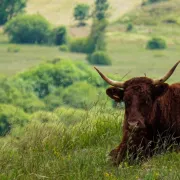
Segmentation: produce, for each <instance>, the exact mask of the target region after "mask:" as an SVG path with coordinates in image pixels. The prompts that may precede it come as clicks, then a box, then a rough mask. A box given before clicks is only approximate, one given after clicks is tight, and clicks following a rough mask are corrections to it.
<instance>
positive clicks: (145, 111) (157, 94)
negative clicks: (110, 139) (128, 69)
mask: <svg viewBox="0 0 180 180" xmlns="http://www.w3.org/2000/svg"><path fill="white" fill-rule="evenodd" d="M106 92H107V95H108V96H110V97H111V98H112V99H114V100H115V101H117V102H120V101H124V103H125V117H124V124H123V137H122V140H121V143H120V145H119V146H118V147H117V148H115V149H113V150H112V151H111V152H110V154H109V155H110V157H111V159H112V160H113V163H114V164H115V165H119V163H120V162H122V161H123V159H124V158H125V156H126V152H127V150H128V151H129V152H130V153H131V154H133V156H134V157H136V156H137V155H138V153H139V152H138V150H139V149H141V155H142V156H149V155H152V154H153V148H154V147H155V144H156V143H157V142H159V135H160V136H161V139H163V137H166V136H170V137H171V140H175V141H176V142H177V143H180V138H179V137H180V84H173V85H170V86H169V85H168V84H166V83H162V84H160V85H156V86H155V85H153V80H151V79H149V78H146V77H139V78H133V79H130V80H128V81H126V82H125V86H124V89H123V90H121V89H119V88H116V87H110V88H108V89H107V90H106ZM162 143H163V142H162Z"/></svg>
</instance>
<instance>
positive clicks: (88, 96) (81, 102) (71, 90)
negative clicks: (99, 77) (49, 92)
mask: <svg viewBox="0 0 180 180" xmlns="http://www.w3.org/2000/svg"><path fill="white" fill-rule="evenodd" d="M97 92H98V91H97V89H96V88H95V87H94V86H92V85H91V84H88V83H86V82H77V83H74V84H73V85H72V86H69V87H67V88H66V89H64V92H63V97H62V98H63V102H64V103H65V104H67V105H69V106H71V107H74V108H83V109H89V108H91V107H93V105H94V104H95V103H96V101H97V100H98V96H97Z"/></svg>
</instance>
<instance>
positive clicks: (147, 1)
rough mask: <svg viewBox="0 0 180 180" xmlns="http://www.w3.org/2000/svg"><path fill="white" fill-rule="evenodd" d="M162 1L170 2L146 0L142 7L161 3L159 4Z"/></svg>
mask: <svg viewBox="0 0 180 180" xmlns="http://www.w3.org/2000/svg"><path fill="white" fill-rule="evenodd" d="M162 1H168V0H144V1H143V2H142V6H144V5H149V4H153V3H159V2H162Z"/></svg>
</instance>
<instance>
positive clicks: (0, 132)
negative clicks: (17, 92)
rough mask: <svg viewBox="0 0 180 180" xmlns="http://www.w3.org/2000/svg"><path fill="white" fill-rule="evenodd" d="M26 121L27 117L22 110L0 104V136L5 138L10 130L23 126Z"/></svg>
mask: <svg viewBox="0 0 180 180" xmlns="http://www.w3.org/2000/svg"><path fill="white" fill-rule="evenodd" d="M28 120H29V116H28V115H27V114H26V113H25V112H24V111H23V110H22V109H20V108H17V107H15V106H12V105H5V104H0V136H5V135H6V134H7V133H9V132H10V131H11V129H12V128H16V127H22V126H24V125H25V124H26V123H27V122H28Z"/></svg>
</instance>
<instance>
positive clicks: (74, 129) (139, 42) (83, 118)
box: [0, 0, 180, 180]
mask: <svg viewBox="0 0 180 180" xmlns="http://www.w3.org/2000/svg"><path fill="white" fill-rule="evenodd" d="M66 2H70V1H66ZM78 2H79V1H78ZM81 2H82V1H81ZM88 2H90V0H89V1H88ZM112 2H114V5H116V6H117V4H118V3H119V1H115V0H113V1H112ZM133 2H135V1H133ZM133 2H132V4H133ZM136 2H138V3H139V1H136ZM175 2H177V3H178V1H176V0H174V1H171V3H172V5H171V7H173V8H174V5H175ZM28 3H29V4H28V8H27V11H28V12H29V13H34V12H36V11H37V10H39V12H40V13H42V14H44V15H45V14H46V16H47V17H48V19H50V20H51V21H53V23H54V24H61V23H67V24H68V25H69V24H71V23H72V21H71V20H72V19H71V17H70V15H69V14H70V13H68V12H70V11H72V7H73V6H74V4H71V3H65V1H62V3H61V4H60V3H59V2H58V3H59V4H60V5H61V6H58V5H57V1H55V0H53V1H51V3H49V1H46V0H39V1H35V0H29V2H28ZM43 3H44V4H45V3H46V4H47V5H46V6H44V7H46V8H41V7H43ZM48 3H49V4H48ZM124 3H129V2H127V1H126V2H125V1H124ZM168 3H170V2H166V3H162V4H161V6H160V5H159V4H156V5H153V6H148V7H144V9H143V10H142V11H139V10H137V9H136V10H135V11H136V12H137V14H138V16H137V17H136V16H135V14H136V13H135V11H133V12H132V20H133V23H134V30H133V31H132V32H129V33H126V32H125V27H126V23H124V22H123V23H122V19H121V21H117V22H115V23H113V24H111V25H110V27H109V28H108V32H107V42H108V47H107V51H108V53H109V55H110V57H111V58H112V63H113V64H112V66H99V68H100V70H102V71H103V72H105V73H106V74H107V75H108V74H114V75H116V76H120V77H122V76H123V75H125V74H126V73H127V72H128V71H131V72H130V73H129V74H128V75H127V77H126V78H131V77H134V76H144V73H145V74H146V75H147V76H148V77H152V78H158V77H161V76H163V75H164V74H165V73H166V72H167V71H168V70H169V69H170V67H172V66H173V65H174V64H175V62H177V61H178V60H179V59H180V57H179V52H180V43H179V42H180V31H179V25H178V24H177V23H173V24H169V23H164V20H165V19H167V16H165V15H164V14H163V16H161V17H160V18H158V19H157V21H154V20H156V18H154V16H153V18H150V15H149V14H148V13H147V12H149V11H150V10H151V9H153V10H154V8H155V9H158V8H161V7H168ZM70 7H71V8H70ZM178 7H179V5H178V4H177V8H178ZM118 12H119V10H118ZM178 12H179V11H175V9H173V11H172V13H174V14H171V17H172V16H173V17H175V16H176V15H177V13H178ZM60 14H61V18H59V16H60ZM67 14H68V15H67ZM145 15H147V19H144V17H145ZM167 15H168V13H167ZM126 16H127V15H126ZM126 16H124V17H123V18H125V17H126ZM128 16H129V17H131V16H130V15H129V14H128ZM115 17H116V15H115ZM149 18H150V20H151V22H150V23H149V24H148V25H147V23H145V22H148V21H149ZM138 21H140V22H142V23H138ZM154 22H155V23H156V26H154V25H153V23H154ZM153 36H161V37H163V38H164V39H165V40H166V41H167V44H168V48H167V49H165V50H153V51H150V50H146V49H145V45H146V42H147V40H148V39H150V38H151V37H153ZM16 46H17V49H19V50H18V52H14V51H13V49H16ZM8 49H10V50H11V49H12V51H9V52H8ZM55 57H68V58H70V59H74V60H77V59H78V60H82V61H85V55H84V54H76V53H70V52H60V51H59V50H58V47H56V46H38V45H13V44H8V43H7V37H6V36H5V35H3V34H2V33H0V74H6V75H14V74H16V73H18V72H20V71H24V70H27V69H28V68H30V67H32V66H35V65H37V64H39V63H41V62H42V61H46V60H49V59H53V58H55ZM179 68H180V67H178V68H177V70H176V71H175V73H174V74H173V75H172V77H171V78H170V79H169V80H168V82H169V83H172V82H178V81H179V76H180V71H179ZM52 113H56V112H52ZM56 116H58V114H56ZM48 117H49V118H51V115H49V116H48ZM63 117H65V116H64V115H63ZM67 117H68V119H64V118H62V117H59V119H60V120H59V121H58V120H56V121H57V122H54V121H53V122H51V121H49V122H48V123H44V124H43V123H38V122H36V123H35V124H34V123H33V122H32V123H30V124H29V125H28V126H27V127H26V128H25V130H24V131H23V134H21V135H19V136H17V134H18V133H12V134H10V135H9V136H7V137H4V138H1V139H0V179H3V180H6V179H20V180H21V179H22V180H23V179H26V180H36V179H60V180H61V179H62V180H63V179H65V180H71V179H72V180H74V179H77V180H80V179H97V180H98V179H99V180H100V179H104V180H106V179H107V180H116V179H119V180H124V179H126V180H127V179H128V180H160V179H163V180H169V179H171V180H178V179H180V175H179V169H180V154H179V153H175V152H173V153H172V152H167V153H165V154H157V155H155V156H154V157H153V158H150V159H148V160H146V161H145V162H141V163H137V164H133V165H128V164H127V163H124V164H123V165H120V166H119V167H118V168H115V167H112V165H111V163H110V162H109V161H107V154H108V153H109V151H110V150H111V149H113V148H115V147H116V146H117V145H118V143H119V142H120V139H121V137H122V132H121V131H122V121H123V114H122V112H121V111H119V110H118V111H116V110H115V109H109V110H107V109H106V108H105V107H102V109H100V110H99V109H98V110H95V111H85V112H83V113H82V114H81V113H80V115H79V114H78V115H77V116H72V118H70V116H69V115H68V116H67ZM39 118H41V117H40V116H39ZM52 118H53V116H52ZM74 119H75V121H76V123H74ZM39 122H41V119H39ZM21 133H22V132H21Z"/></svg>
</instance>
